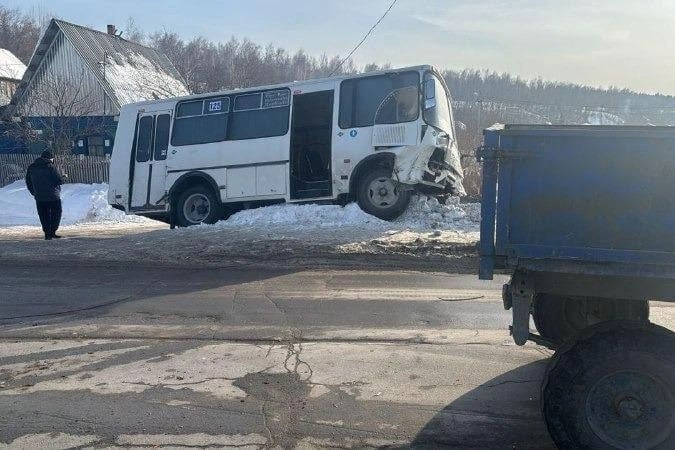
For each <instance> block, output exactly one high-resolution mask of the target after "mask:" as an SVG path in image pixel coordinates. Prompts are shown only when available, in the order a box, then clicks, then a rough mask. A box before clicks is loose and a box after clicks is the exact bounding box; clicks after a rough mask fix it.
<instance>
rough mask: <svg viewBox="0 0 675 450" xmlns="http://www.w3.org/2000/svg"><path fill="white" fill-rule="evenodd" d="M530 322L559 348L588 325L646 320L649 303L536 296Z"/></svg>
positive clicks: (644, 301)
mask: <svg viewBox="0 0 675 450" xmlns="http://www.w3.org/2000/svg"><path fill="white" fill-rule="evenodd" d="M532 319H533V321H534V325H535V327H536V328H537V331H538V332H539V334H540V335H541V336H542V337H543V338H544V339H546V340H547V341H550V342H551V343H553V344H555V345H560V344H562V343H563V342H565V341H566V340H568V339H569V338H571V337H572V336H574V335H575V334H577V333H578V332H579V331H581V330H583V329H584V328H587V327H589V326H591V325H595V324H596V323H600V322H607V321H611V320H631V321H638V322H646V321H647V320H649V302H648V301H646V300H620V299H610V298H593V297H566V296H560V295H551V294H537V295H536V297H535V299H534V305H533V307H532Z"/></svg>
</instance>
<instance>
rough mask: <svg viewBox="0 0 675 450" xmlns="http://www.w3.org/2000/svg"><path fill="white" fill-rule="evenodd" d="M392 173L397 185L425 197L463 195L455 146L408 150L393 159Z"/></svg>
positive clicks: (460, 168) (461, 176)
mask: <svg viewBox="0 0 675 450" xmlns="http://www.w3.org/2000/svg"><path fill="white" fill-rule="evenodd" d="M394 173H395V175H396V176H397V179H398V181H399V182H400V183H403V184H408V185H412V186H415V187H416V188H418V189H417V190H420V191H421V192H424V193H434V194H439V195H440V194H446V195H447V194H449V195H456V196H463V195H466V191H465V190H464V186H463V184H462V181H463V179H464V177H463V171H462V167H461V165H460V158H459V152H458V151H457V149H456V147H454V146H453V147H451V148H447V149H444V148H440V147H435V146H422V147H417V148H409V147H408V148H406V149H404V150H403V151H401V152H400V153H398V154H397V155H396V160H395V163H394Z"/></svg>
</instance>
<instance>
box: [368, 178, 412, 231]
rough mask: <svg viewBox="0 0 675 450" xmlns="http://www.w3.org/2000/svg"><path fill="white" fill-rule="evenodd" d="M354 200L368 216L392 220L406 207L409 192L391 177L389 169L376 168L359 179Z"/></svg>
mask: <svg viewBox="0 0 675 450" xmlns="http://www.w3.org/2000/svg"><path fill="white" fill-rule="evenodd" d="M356 199H357V202H358V204H359V207H360V208H361V209H362V210H363V211H365V212H367V213H368V214H370V215H373V216H375V217H378V218H380V219H383V220H394V219H396V218H397V217H399V216H400V215H401V214H403V211H405V209H406V208H407V207H408V203H410V191H409V190H407V189H404V186H403V185H401V184H400V183H399V182H397V181H396V180H394V179H393V178H392V177H391V169H386V168H377V169H373V170H370V171H368V172H366V173H365V174H364V175H363V176H361V177H360V179H359V183H358V186H357V192H356Z"/></svg>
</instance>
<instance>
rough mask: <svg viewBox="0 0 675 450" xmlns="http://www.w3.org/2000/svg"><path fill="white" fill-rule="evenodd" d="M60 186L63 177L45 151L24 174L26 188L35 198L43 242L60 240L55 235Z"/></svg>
mask: <svg viewBox="0 0 675 450" xmlns="http://www.w3.org/2000/svg"><path fill="white" fill-rule="evenodd" d="M62 184H63V175H61V172H60V171H59V169H58V168H57V167H56V166H55V165H54V155H53V154H52V152H50V151H49V150H45V151H44V152H42V155H40V157H39V158H38V159H36V160H35V162H34V163H33V164H31V165H30V166H29V167H28V171H27V172H26V187H28V191H29V192H30V193H31V195H32V196H33V197H34V198H35V204H36V206H37V212H38V216H39V217H40V223H41V224H42V231H44V233H45V240H51V239H60V238H61V236H59V235H57V234H56V230H58V229H59V225H60V223H61V212H62V209H61V185H62Z"/></svg>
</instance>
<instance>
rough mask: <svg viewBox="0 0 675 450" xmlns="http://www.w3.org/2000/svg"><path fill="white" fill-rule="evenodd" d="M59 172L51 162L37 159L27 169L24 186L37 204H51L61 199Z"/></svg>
mask: <svg viewBox="0 0 675 450" xmlns="http://www.w3.org/2000/svg"><path fill="white" fill-rule="evenodd" d="M62 184H63V177H62V176H61V172H59V169H57V168H56V166H55V165H54V164H52V162H51V161H49V160H48V159H44V158H38V159H36V160H35V162H34V163H33V164H31V165H30V166H29V167H28V171H27V172H26V186H27V187H28V190H29V191H30V193H31V195H33V197H35V200H36V201H38V202H53V201H56V200H60V199H61V185H62Z"/></svg>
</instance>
